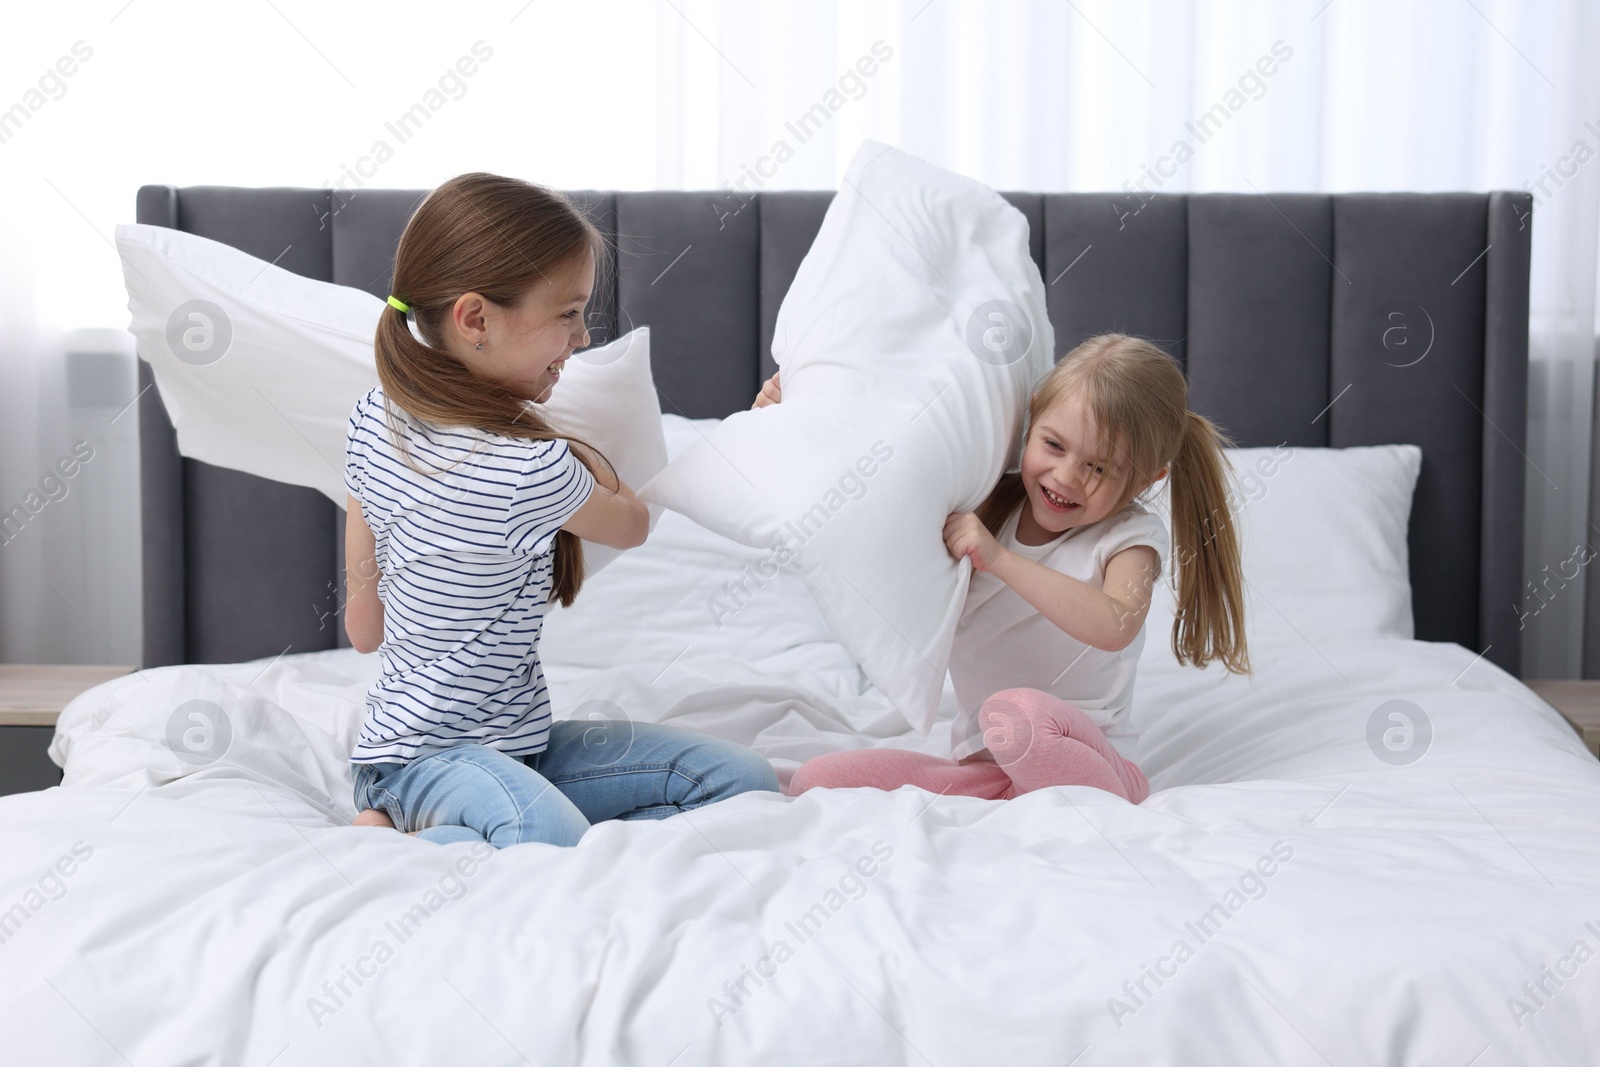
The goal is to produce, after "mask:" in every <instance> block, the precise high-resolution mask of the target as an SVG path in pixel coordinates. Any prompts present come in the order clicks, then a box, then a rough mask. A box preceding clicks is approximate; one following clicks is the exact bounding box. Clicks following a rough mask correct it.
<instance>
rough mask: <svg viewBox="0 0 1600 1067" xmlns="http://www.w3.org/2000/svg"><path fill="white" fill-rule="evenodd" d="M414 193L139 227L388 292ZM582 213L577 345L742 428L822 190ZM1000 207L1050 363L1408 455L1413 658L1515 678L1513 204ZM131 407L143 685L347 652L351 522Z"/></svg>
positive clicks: (1221, 415) (1525, 228) (1288, 436)
mask: <svg viewBox="0 0 1600 1067" xmlns="http://www.w3.org/2000/svg"><path fill="white" fill-rule="evenodd" d="M422 195H423V194H422V193H421V192H418V191H391V190H360V191H358V192H355V193H341V192H338V191H332V190H326V189H242V188H222V187H210V186H201V187H193V188H183V189H178V188H173V187H171V186H160V185H152V186H146V187H144V188H142V189H140V190H139V200H138V221H140V222H143V223H151V224H156V225H162V226H172V227H176V228H178V229H182V230H186V231H189V232H191V233H198V234H201V235H204V236H206V237H210V238H213V239H215V240H218V241H223V242H226V243H227V244H230V245H234V246H236V247H238V248H241V249H243V250H244V251H246V252H249V253H251V254H252V255H255V256H258V257H260V258H262V259H265V260H270V261H273V262H276V263H278V264H279V265H280V266H282V267H286V268H288V269H289V270H293V271H296V272H298V273H300V274H304V275H307V276H309V277H313V278H320V279H323V280H327V281H333V282H337V283H339V284H342V285H350V286H355V287H357V288H360V289H365V290H366V291H368V292H370V293H373V294H375V295H378V296H383V295H385V294H386V293H387V292H388V285H389V278H390V269H391V261H392V256H393V253H394V249H395V246H396V243H397V242H398V240H399V236H400V232H401V229H402V228H403V227H404V225H405V222H406V219H407V218H408V217H409V215H410V212H411V211H412V210H413V208H414V207H415V205H416V204H417V202H418V201H419V200H420V199H421V197H422ZM573 195H574V197H575V198H576V199H577V200H579V201H580V202H581V203H582V204H583V205H584V206H585V207H586V209H587V210H588V211H589V212H590V214H591V216H592V217H593V219H594V220H595V222H596V223H597V224H598V225H599V226H600V227H601V228H602V229H603V230H604V231H605V232H606V233H607V234H608V235H609V236H611V237H613V238H614V239H615V241H616V248H617V253H618V255H617V262H616V264H615V267H616V269H615V271H614V272H613V275H612V279H613V280H612V283H611V284H610V285H609V286H608V287H607V288H606V289H605V291H597V292H596V294H595V301H594V304H593V305H592V306H591V322H592V325H591V335H592V337H593V339H594V342H595V343H602V342H604V341H608V340H611V339H613V338H614V337H616V336H617V335H618V334H619V332H622V331H626V330H628V329H631V328H632V327H634V326H639V325H646V324H648V325H650V326H651V327H652V336H651V350H652V363H653V366H654V371H655V377H656V382H657V383H658V385H659V389H660V393H661V407H662V410H663V411H669V412H678V413H680V414H683V415H686V416H690V417H695V418H699V417H705V416H723V415H727V414H729V413H731V412H733V411H736V410H739V409H741V408H744V407H747V406H748V405H749V404H750V401H751V399H752V398H753V397H754V395H755V392H756V390H757V388H758V387H759V383H760V381H761V380H762V378H763V377H764V376H765V375H768V374H770V373H771V371H772V369H773V364H772V357H771V353H770V342H771V338H772V331H773V324H774V321H775V319H776V317H777V313H778V305H779V303H780V301H781V300H782V299H783V295H784V292H785V291H786V290H787V289H788V286H789V283H790V281H791V280H792V279H793V277H794V274H795V271H796V269H797V268H798V266H799V264H800V260H801V259H802V258H803V257H804V255H805V253H806V250H807V249H808V248H809V247H810V244H811V241H812V239H813V238H814V237H815V235H816V232H817V229H818V227H819V226H820V225H821V223H822V216H823V213H824V212H825V211H826V209H827V206H828V203H829V201H830V200H831V199H832V196H833V194H832V193H831V192H771V193H760V194H756V195H754V196H750V197H748V198H745V199H742V200H741V199H739V198H736V197H733V196H730V195H726V194H723V193H716V192H704V193H696V192H634V193H629V192H592V191H590V192H579V193H574V194H573ZM1005 195H1006V198H1007V199H1008V200H1010V201H1011V202H1012V203H1013V204H1015V205H1016V206H1017V207H1018V208H1019V209H1020V210H1021V211H1022V212H1023V214H1024V215H1025V216H1026V217H1027V219H1028V223H1029V226H1030V228H1031V233H1032V251H1033V255H1034V258H1035V259H1036V260H1037V261H1038V264H1039V268H1040V270H1041V272H1042V273H1043V275H1044V280H1045V282H1046V285H1047V289H1048V293H1049V305H1048V306H1049V313H1050V319H1051V322H1052V324H1053V325H1054V327H1055V336H1056V347H1057V355H1058V356H1059V355H1061V354H1064V353H1065V352H1066V351H1067V350H1068V349H1070V348H1071V347H1072V346H1073V345H1075V344H1077V343H1078V342H1079V341H1081V340H1083V339H1084V338H1085V337H1088V336H1090V335H1092V334H1095V333H1100V332H1103V331H1106V330H1113V329H1114V330H1120V331H1122V332H1125V333H1135V334H1140V335H1143V336H1145V337H1148V338H1151V339H1153V340H1155V341H1157V342H1158V343H1160V344H1161V345H1163V346H1164V347H1165V348H1166V349H1167V350H1168V351H1169V352H1171V353H1172V354H1173V355H1174V356H1176V357H1177V358H1178V360H1179V361H1180V362H1181V363H1182V364H1183V365H1184V367H1185V368H1186V371H1187V373H1188V376H1189V385H1190V403H1191V406H1192V407H1193V408H1194V409H1195V410H1197V411H1199V412H1201V413H1202V414H1204V415H1207V416H1209V417H1210V418H1212V419H1213V420H1215V421H1216V422H1218V423H1219V424H1220V425H1221V426H1222V427H1223V428H1224V429H1226V430H1227V431H1229V432H1230V433H1231V434H1232V435H1233V436H1234V438H1235V439H1236V440H1237V441H1238V442H1239V443H1240V444H1241V445H1246V446H1251V445H1273V444H1279V443H1284V442H1287V443H1288V444H1290V445H1303V446H1350V445H1368V444H1387V443H1403V442H1409V443H1413V444H1416V445H1419V446H1421V448H1422V456H1423V460H1422V475H1421V480H1420V482H1419V484H1418V486H1417V493H1416V503H1415V507H1414V509H1413V512H1412V516H1411V528H1410V550H1411V582H1412V597H1413V611H1414V615H1415V621H1416V633H1417V637H1418V638H1420V639H1423V640H1434V641H1455V642H1459V643H1460V644H1462V645H1465V646H1467V647H1468V648H1471V649H1473V650H1474V651H1481V650H1483V649H1484V648H1486V647H1487V648H1489V652H1488V655H1487V658H1488V659H1490V660H1492V661H1493V662H1495V663H1497V664H1499V665H1500V666H1502V667H1504V668H1505V669H1507V670H1509V671H1511V672H1512V673H1517V671H1518V668H1519V663H1520V647H1519V634H1518V628H1517V625H1516V620H1517V614H1516V611H1515V608H1514V605H1515V604H1517V603H1518V602H1519V601H1520V592H1521V589H1520V587H1521V584H1522V582H1521V573H1522V521H1523V520H1522V513H1523V486H1524V475H1525V471H1524V464H1525V462H1526V461H1525V459H1524V456H1523V454H1522V452H1523V448H1524V437H1525V430H1526V410H1525V406H1526V393H1527V363H1528V265H1529V242H1530V237H1531V222H1530V218H1531V215H1530V213H1531V204H1530V199H1531V198H1530V196H1529V194H1527V193H1518V192H1495V193H1488V194H1469V193H1429V194H1411V193H1388V194H1352V195H1338V196H1323V195H1291V194H1283V195H1272V196H1271V197H1270V198H1269V197H1265V196H1260V195H1248V196H1246V195H1231V194H1207V195H1193V196H1155V197H1145V198H1140V197H1136V196H1113V195H1110V194H1090V193H1083V194H1076V193H1074V194H1057V193H1008V194H1005ZM1402 340H1404V341H1405V342H1406V343H1405V344H1401V343H1400V342H1401V341H1402ZM1424 353H1425V354H1424ZM1419 355H1421V358H1420V359H1419V358H1418V356H1419ZM150 380H151V379H150V372H149V368H148V366H146V365H144V364H143V363H142V362H141V364H140V386H141V388H143V387H144V386H146V385H148V384H149V382H150ZM139 404H140V407H139V415H140V441H141V456H142V459H143V468H142V476H141V477H142V484H143V501H144V503H143V508H144V514H143V533H144V633H145V638H144V665H145V666H157V665H162V664H168V663H182V662H197V663H214V662H232V661H239V660H246V659H252V658H256V657H261V656H275V655H277V654H279V653H281V652H284V651H292V652H308V651H316V650H321V649H330V648H334V647H340V646H343V645H345V644H347V641H346V639H345V636H344V627H343V621H342V618H341V616H340V615H339V611H338V608H339V605H340V603H341V602H342V600H343V596H342V580H341V572H342V559H341V557H342V544H343V540H342V529H343V513H342V512H341V511H339V509H337V508H335V507H334V506H333V505H332V504H331V503H329V502H328V500H327V499H326V498H324V497H323V496H321V495H320V494H319V493H317V492H316V491H314V490H311V489H302V488H297V487H293V486H288V485H284V484H281V483H276V482H269V481H264V480H262V479H260V478H257V477H254V476H252V475H248V474H242V473H239V472H236V471H231V470H224V469H221V468H217V467H212V466H209V465H207V464H205V463H201V462H198V461H195V460H190V459H183V458H181V457H180V456H179V455H178V452H177V447H176V439H175V436H174V434H173V430H172V426H171V423H170V421H169V420H168V418H167V414H166V410H165V408H164V407H163V406H162V403H161V398H160V396H159V394H158V393H157V391H156V390H154V389H150V390H147V391H145V392H144V393H143V394H142V396H141V399H140V401H139Z"/></svg>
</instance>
